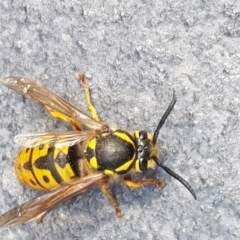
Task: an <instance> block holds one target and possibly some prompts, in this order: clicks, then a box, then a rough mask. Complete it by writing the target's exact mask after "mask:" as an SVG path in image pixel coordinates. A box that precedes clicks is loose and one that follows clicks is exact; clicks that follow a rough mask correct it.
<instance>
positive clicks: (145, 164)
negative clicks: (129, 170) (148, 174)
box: [139, 157, 148, 172]
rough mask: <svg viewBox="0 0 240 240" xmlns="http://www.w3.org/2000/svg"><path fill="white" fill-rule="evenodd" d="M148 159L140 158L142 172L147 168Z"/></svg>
mask: <svg viewBox="0 0 240 240" xmlns="http://www.w3.org/2000/svg"><path fill="white" fill-rule="evenodd" d="M147 162H148V161H147V160H146V159H144V158H143V157H142V158H140V159H139V167H140V170H141V171H142V172H144V171H146V170H147Z"/></svg>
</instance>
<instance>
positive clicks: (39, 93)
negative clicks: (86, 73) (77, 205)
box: [0, 76, 108, 131]
mask: <svg viewBox="0 0 240 240" xmlns="http://www.w3.org/2000/svg"><path fill="white" fill-rule="evenodd" d="M0 83H2V84H3V85H5V86H7V87H8V88H10V89H12V90H14V91H16V92H17V93H20V94H22V95H24V96H27V97H31V98H33V99H34V100H36V101H37V102H39V103H41V104H43V105H44V106H45V107H46V108H47V110H48V111H49V112H50V114H51V115H52V116H53V117H56V118H59V119H61V120H64V121H67V122H71V123H72V124H73V125H74V126H75V127H76V128H77V129H78V128H80V126H79V125H84V126H86V127H88V128H92V129H98V130H102V131H104V130H106V129H107V130H108V126H107V125H106V124H105V123H103V122H100V121H95V120H94V119H92V118H91V117H89V116H88V115H87V114H86V113H84V112H83V111H81V110H80V109H77V108H76V107H74V106H73V105H71V104H70V103H69V102H67V101H66V100H64V99H62V98H61V97H59V96H57V95H56V94H55V93H53V92H52V91H50V90H49V89H47V88H46V87H45V86H43V85H41V84H40V83H39V82H37V81H34V80H32V79H29V78H26V77H18V76H9V77H4V78H2V79H0Z"/></svg>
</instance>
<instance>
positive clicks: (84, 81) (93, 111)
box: [79, 73, 100, 121]
mask: <svg viewBox="0 0 240 240" xmlns="http://www.w3.org/2000/svg"><path fill="white" fill-rule="evenodd" d="M79 80H80V82H81V84H82V86H83V88H84V91H85V97H86V101H87V107H88V111H89V112H90V113H91V115H92V118H93V119H94V120H96V121H100V119H99V117H98V114H97V111H96V109H95V107H94V106H93V104H92V101H91V94H90V91H89V85H88V82H87V79H86V76H85V75H84V74H83V73H80V74H79Z"/></svg>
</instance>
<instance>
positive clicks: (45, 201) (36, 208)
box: [0, 173, 104, 227]
mask: <svg viewBox="0 0 240 240" xmlns="http://www.w3.org/2000/svg"><path fill="white" fill-rule="evenodd" d="M103 179H104V174H103V173H94V174H90V175H88V176H85V177H83V178H75V179H73V180H72V181H70V182H68V183H64V184H63V185H61V186H60V187H58V188H56V189H54V190H52V191H50V192H47V193H45V194H43V195H42V196H40V197H36V198H34V199H32V200H30V201H28V202H26V203H23V204H21V205H19V206H17V207H16V208H14V209H12V210H10V211H8V212H6V213H4V214H3V215H1V216H0V227H12V226H16V225H19V224H23V223H26V222H28V221H31V220H37V221H38V222H41V220H42V219H43V217H44V216H45V214H46V213H47V212H48V211H49V210H51V209H52V208H53V207H55V206H56V205H57V204H59V203H60V202H63V201H65V200H67V199H69V198H71V197H73V196H75V195H77V194H79V193H82V192H84V191H86V190H87V189H88V188H89V187H90V186H92V185H93V184H96V183H100V182H101V181H102V180H103Z"/></svg>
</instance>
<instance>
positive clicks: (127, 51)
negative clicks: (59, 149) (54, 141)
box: [0, 0, 240, 240]
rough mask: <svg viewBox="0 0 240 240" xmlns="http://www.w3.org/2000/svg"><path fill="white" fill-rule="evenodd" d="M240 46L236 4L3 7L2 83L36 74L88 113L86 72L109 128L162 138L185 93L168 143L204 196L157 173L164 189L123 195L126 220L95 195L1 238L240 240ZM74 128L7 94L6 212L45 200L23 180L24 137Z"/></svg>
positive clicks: (1, 122) (31, 2) (2, 109)
mask: <svg viewBox="0 0 240 240" xmlns="http://www.w3.org/2000/svg"><path fill="white" fill-rule="evenodd" d="M239 44H240V3H239V1H234V0H229V1H223V0H220V1H197V0H195V1H189V0H187V1H171V0H166V1H163V0H162V1H137V0H129V1H117V0H112V1H93V0H88V1H81V3H80V1H76V0H72V1H66V0H63V1H46V0H42V1H36V0H25V1H21V0H20V1H10V0H2V1H1V2H0V62H1V64H0V75H1V77H3V76H7V75H10V74H11V75H23V76H28V77H32V78H34V79H37V80H39V81H40V82H41V83H43V84H44V85H46V86H47V87H48V88H50V89H52V90H53V91H54V92H56V93H58V94H59V95H60V96H62V97H64V98H66V99H67V100H68V101H70V102H71V103H74V104H75V105H76V106H78V107H80V108H82V109H86V107H85V101H84V95H83V90H82V89H81V87H80V86H79V83H78V79H77V74H78V73H79V72H85V73H86V74H87V76H88V78H89V83H90V87H91V90H92V98H93V102H94V103H95V106H96V108H97V110H98V112H99V115H100V116H101V118H102V120H103V121H106V122H108V123H110V124H117V126H118V127H120V128H122V129H127V130H139V129H146V130H149V131H153V130H154V129H155V127H156V125H157V122H158V120H159V119H160V117H161V116H162V114H163V112H164V111H165V109H166V107H167V105H168V104H169V102H170V101H171V97H172V89H173V88H175V89H176V93H177V97H178V102H177V104H176V106H175V108H174V111H173V113H172V114H171V115H170V117H169V119H168V121H167V123H166V124H165V126H164V127H163V129H162V131H161V136H160V140H159V142H158V145H159V146H160V147H161V151H162V160H163V161H164V163H165V165H167V166H168V167H170V168H172V169H173V170H174V171H175V172H177V173H178V174H180V175H181V176H182V177H184V178H185V179H186V180H187V181H188V182H189V183H190V184H191V185H192V187H193V188H194V189H195V191H196V193H197V197H198V199H197V201H194V200H193V198H192V196H191V195H190V194H189V192H188V191H187V190H186V189H185V188H184V187H183V186H182V185H181V184H180V183H178V182H177V181H176V180H175V179H173V178H171V177H170V176H169V175H167V174H166V173H164V171H163V170H161V169H157V170H156V171H155V172H153V173H149V174H148V176H150V175H152V176H154V177H155V178H158V179H164V180H165V181H166V182H167V183H168V185H167V187H166V188H165V189H164V190H161V189H156V188H154V187H152V186H148V187H144V188H141V189H135V190H130V189H128V188H127V187H126V186H124V185H119V186H113V187H111V191H112V192H113V193H114V194H115V195H116V197H117V199H118V201H119V204H120V206H121V208H122V211H123V213H124V216H123V217H122V218H121V219H117V218H116V216H115V214H114V211H113V209H112V206H111V205H110V204H109V202H108V200H107V199H106V198H105V197H104V196H103V195H102V194H101V192H100V190H99V188H98V187H94V188H92V189H90V190H89V192H88V193H86V194H84V195H81V196H78V197H75V198H73V199H71V200H69V201H67V202H65V203H63V204H61V205H59V206H58V207H56V208H55V209H54V210H52V211H51V212H50V213H48V214H47V216H46V217H45V219H44V220H43V223H42V224H37V223H35V222H30V223H27V224H25V225H22V226H19V227H15V228H10V229H0V234H1V239H24V240H25V239H164V240H165V239H166V240H168V239H181V240H182V239H240V228H239V226H240V219H239V218H240V187H239V183H240V173H239V169H240V150H239V142H240V134H239V133H240V132H239V129H240V127H239V117H240V115H239V107H240V99H239V90H240V84H239V79H240V50H239V49H240V48H239ZM67 127H68V125H67V124H65V123H62V122H60V121H57V120H54V119H52V118H50V117H48V114H47V113H46V111H45V109H44V108H43V107H42V106H40V105H38V104H36V103H35V102H33V101H31V100H29V99H25V98H24V97H22V96H20V95H17V94H16V93H14V92H12V91H10V90H8V89H7V88H5V87H4V86H0V129H1V131H0V138H1V141H0V160H1V161H0V175H1V181H0V195H1V198H0V213H1V214H2V213H4V212H6V211H7V210H9V209H11V208H13V207H14V206H16V205H18V204H20V203H23V202H25V201H27V200H29V199H31V198H33V197H34V196H37V195H38V194H40V193H38V192H36V191H33V190H30V189H28V188H27V187H24V186H22V185H21V184H20V183H19V182H18V180H17V178H16V176H15V172H14V169H13V163H14V159H15V156H16V155H17V152H18V151H19V148H20V146H17V145H16V144H15V143H14V141H13V138H14V136H15V135H17V134H20V133H31V132H43V131H58V130H60V129H66V128H67Z"/></svg>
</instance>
